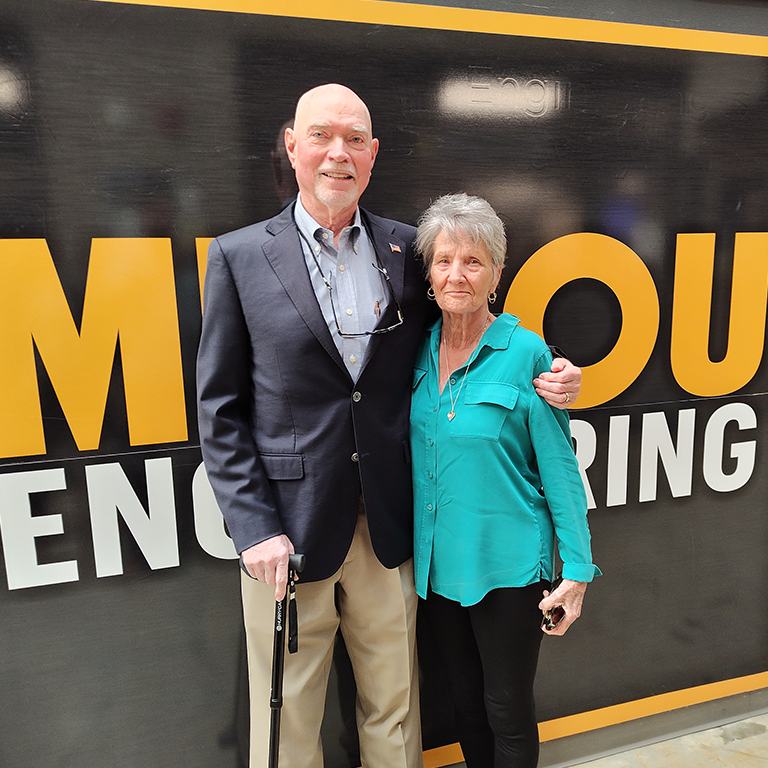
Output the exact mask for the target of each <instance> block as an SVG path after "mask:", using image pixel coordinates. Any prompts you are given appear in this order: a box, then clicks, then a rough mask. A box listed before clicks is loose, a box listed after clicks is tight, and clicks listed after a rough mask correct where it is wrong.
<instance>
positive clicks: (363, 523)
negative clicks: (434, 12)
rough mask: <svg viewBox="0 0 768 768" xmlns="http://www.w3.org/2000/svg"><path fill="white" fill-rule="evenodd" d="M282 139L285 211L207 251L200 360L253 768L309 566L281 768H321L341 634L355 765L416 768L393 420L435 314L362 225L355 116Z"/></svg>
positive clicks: (402, 509)
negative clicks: (302, 564)
mask: <svg viewBox="0 0 768 768" xmlns="http://www.w3.org/2000/svg"><path fill="white" fill-rule="evenodd" d="M285 139H286V149H287V152H288V156H289V158H290V160H291V164H292V166H293V168H294V170H295V172H296V178H297V181H298V186H299V196H298V199H297V200H296V203H295V205H290V206H288V207H286V208H285V209H284V210H283V211H282V212H281V213H279V214H278V215H277V216H275V217H274V218H273V219H270V220H268V221H265V222H262V223H260V224H256V225H253V226H250V227H246V228H245V229H242V230H239V231H236V232H231V233H229V234H226V235H223V236H221V237H219V238H217V239H216V240H214V241H213V242H212V244H211V247H210V250H209V254H208V268H207V274H206V284H205V313H204V318H203V331H202V338H201V341H200V352H199V356H198V397H199V425H200V436H201V444H202V449H203V456H204V459H205V465H206V469H207V472H208V475H209V478H210V480H211V485H212V486H213V489H214V492H215V494H216V498H217V501H218V503H219V506H220V507H221V510H222V512H223V514H224V516H225V518H226V522H227V527H228V529H229V532H230V534H231V536H232V539H233V541H234V544H235V547H236V549H237V551H238V552H239V553H240V554H241V559H242V565H243V569H244V571H245V572H244V573H243V575H242V592H243V612H244V616H245V625H246V635H247V646H248V662H249V680H250V694H251V768H256V767H257V766H258V768H262V766H265V765H266V761H267V752H268V730H269V719H270V718H269V688H270V679H269V676H270V661H271V652H272V622H271V616H272V614H273V612H274V601H275V600H276V599H278V600H279V599H281V598H282V596H283V595H284V594H285V586H286V577H287V563H288V555H289V554H290V553H292V552H294V551H300V552H303V553H304V554H306V556H307V566H306V568H305V570H304V572H303V574H302V577H301V583H299V584H298V586H297V601H298V606H299V617H300V619H299V620H300V637H299V652H298V653H297V654H291V655H289V656H288V657H287V659H286V668H285V681H284V706H283V709H282V735H281V742H280V765H281V766H289V768H293V767H294V766H301V767H302V768H304V767H306V768H319V767H320V766H322V760H323V758H322V747H321V743H320V725H321V721H322V717H323V708H324V703H325V690H326V685H327V681H328V674H329V670H330V664H331V658H332V652H333V641H334V637H335V634H336V630H337V628H339V626H340V627H341V631H342V633H343V635H344V639H345V641H346V645H347V650H348V652H349V655H350V658H351V660H352V666H353V668H354V673H355V681H356V683H357V693H358V732H359V736H360V751H361V761H362V765H363V766H374V767H375V768H383V767H384V766H386V767H387V768H395V767H396V766H402V768H405V767H406V766H411V767H413V766H419V765H421V762H422V760H421V743H420V742H421V739H420V728H419V708H418V693H417V688H416V677H415V672H416V658H415V647H414V642H415V641H414V625H415V608H416V595H415V590H414V583H413V561H412V552H413V503H412V490H411V474H410V463H409V462H410V453H409V445H408V413H409V406H410V393H411V381H412V366H413V361H414V359H415V354H416V350H417V347H418V345H419V342H420V340H421V338H422V334H423V332H424V328H425V325H426V323H427V320H428V318H429V316H430V306H432V305H430V304H429V302H428V300H427V295H426V285H425V283H424V279H423V273H422V269H421V265H420V264H419V263H418V261H417V259H416V257H415V256H414V253H413V246H412V241H413V238H414V234H415V230H414V229H413V228H412V227H409V226H406V225H403V224H398V223H397V222H393V221H389V220H387V219H382V218H380V217H378V216H374V215H373V214H371V213H368V212H367V211H365V210H363V209H362V208H359V207H358V200H359V198H360V195H361V194H362V193H363V191H364V190H365V188H366V186H367V185H368V181H369V179H370V175H371V169H372V167H373V163H374V160H375V158H376V153H377V151H378V140H377V139H375V138H373V135H372V130H371V120H370V116H369V113H368V109H367V108H366V106H365V104H364V103H363V102H362V101H361V100H360V98H359V97H358V96H357V95H355V94H354V93H353V92H352V91H350V90H349V89H348V88H345V87H343V86H340V85H326V86H321V87H319V88H315V89H313V90H311V91H309V92H307V93H305V94H304V96H302V97H301V99H300V100H299V102H298V104H297V107H296V115H295V124H294V127H293V128H292V129H291V128H288V129H287V130H286V132H285ZM555 367H556V368H557V369H558V371H559V372H558V373H551V374H545V373H542V375H541V376H540V377H539V379H540V383H541V385H542V389H543V390H546V391H547V395H548V396H549V397H551V398H552V399H553V400H555V401H558V402H560V403H562V402H563V401H564V400H566V399H568V398H572V397H573V396H575V395H576V394H577V393H578V388H579V383H580V372H579V371H578V369H576V368H574V367H573V366H571V365H570V364H567V363H565V362H564V361H560V362H559V363H558V364H557V365H556V366H555ZM547 379H549V380H548V381H547Z"/></svg>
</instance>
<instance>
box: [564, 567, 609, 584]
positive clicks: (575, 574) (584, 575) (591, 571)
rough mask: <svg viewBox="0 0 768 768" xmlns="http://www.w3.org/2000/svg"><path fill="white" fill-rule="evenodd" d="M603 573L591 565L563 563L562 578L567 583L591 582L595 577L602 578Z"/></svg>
mask: <svg viewBox="0 0 768 768" xmlns="http://www.w3.org/2000/svg"><path fill="white" fill-rule="evenodd" d="M602 575H603V572H602V571H601V570H600V569H599V568H598V567H597V566H596V565H592V563H564V564H563V578H564V579H568V580H569V581H587V582H588V581H592V579H594V578H595V576H602Z"/></svg>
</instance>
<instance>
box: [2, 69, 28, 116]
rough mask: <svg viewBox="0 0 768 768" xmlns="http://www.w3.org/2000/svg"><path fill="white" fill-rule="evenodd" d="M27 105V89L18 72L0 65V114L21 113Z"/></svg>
mask: <svg viewBox="0 0 768 768" xmlns="http://www.w3.org/2000/svg"><path fill="white" fill-rule="evenodd" d="M26 103H27V88H26V85H25V83H24V80H23V78H22V77H21V76H20V75H19V72H18V71H17V70H16V69H14V68H13V67H11V66H9V65H8V64H3V63H0V114H6V115H9V114H18V113H19V112H23V111H24V109H25V107H26Z"/></svg>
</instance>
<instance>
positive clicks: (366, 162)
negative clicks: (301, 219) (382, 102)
mask: <svg viewBox="0 0 768 768" xmlns="http://www.w3.org/2000/svg"><path fill="white" fill-rule="evenodd" d="M285 144H286V149H287V151H288V157H289V158H290V160H291V165H292V166H293V168H294V170H295V171H296V180H297V182H298V184H299V190H300V192H301V199H302V202H303V204H304V206H305V207H306V208H307V210H308V211H309V212H310V213H311V214H314V215H317V211H318V210H320V211H324V210H327V211H330V212H331V213H340V212H344V211H345V210H346V209H348V208H352V209H354V207H355V206H356V205H357V201H358V200H359V199H360V196H361V195H362V194H363V192H364V191H365V188H366V187H367V186H368V182H369V180H370V178H371V169H372V168H373V163H374V160H375V159H376V153H377V152H378V149H379V141H378V139H374V138H373V137H372V135H371V120H370V117H369V115H368V110H367V108H366V106H365V104H364V103H363V102H362V101H361V100H360V98H359V97H358V96H357V95H356V94H355V93H354V92H353V91H350V90H349V89H348V88H345V87H344V86H340V85H324V86H320V87H319V88H315V89H313V90H312V91H309V92H308V93H306V94H304V96H303V97H302V98H301V99H300V100H299V104H298V106H297V109H296V122H295V125H294V128H293V130H291V129H290V128H288V129H287V130H286V133H285Z"/></svg>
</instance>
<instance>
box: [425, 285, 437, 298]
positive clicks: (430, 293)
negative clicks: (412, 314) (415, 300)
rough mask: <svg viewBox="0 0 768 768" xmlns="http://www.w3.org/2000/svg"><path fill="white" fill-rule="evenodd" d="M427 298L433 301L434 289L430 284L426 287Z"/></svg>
mask: <svg viewBox="0 0 768 768" xmlns="http://www.w3.org/2000/svg"><path fill="white" fill-rule="evenodd" d="M427 298H428V299H429V300H430V301H435V289H434V288H433V287H432V286H431V285H430V286H429V288H427Z"/></svg>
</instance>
